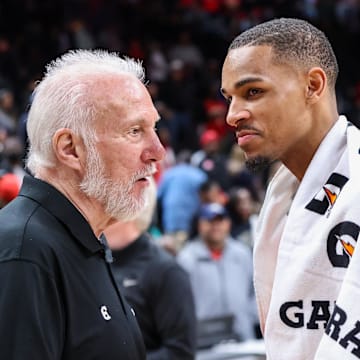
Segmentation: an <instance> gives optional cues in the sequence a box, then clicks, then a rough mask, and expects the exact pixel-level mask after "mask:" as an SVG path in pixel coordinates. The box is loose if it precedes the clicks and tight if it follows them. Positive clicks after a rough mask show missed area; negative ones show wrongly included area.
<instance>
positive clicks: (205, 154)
mask: <svg viewBox="0 0 360 360" xmlns="http://www.w3.org/2000/svg"><path fill="white" fill-rule="evenodd" d="M200 145H201V149H200V150H198V151H196V152H195V153H194V154H193V155H192V156H191V161H190V162H191V164H192V165H194V166H197V167H198V168H200V169H201V170H203V171H204V172H205V173H206V174H207V175H208V177H209V179H211V180H214V181H216V182H218V183H219V184H220V186H221V188H222V189H223V190H225V191H227V190H228V189H229V187H230V177H229V174H228V171H227V167H226V164H227V159H226V156H225V155H224V154H222V152H221V148H220V146H221V138H220V135H219V134H218V133H217V132H216V131H215V130H212V129H210V130H205V131H204V132H203V133H202V134H201V136H200Z"/></svg>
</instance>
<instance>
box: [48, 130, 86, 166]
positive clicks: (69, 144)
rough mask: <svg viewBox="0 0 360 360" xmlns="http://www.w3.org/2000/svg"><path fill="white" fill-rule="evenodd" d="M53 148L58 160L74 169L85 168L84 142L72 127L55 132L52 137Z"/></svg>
mask: <svg viewBox="0 0 360 360" xmlns="http://www.w3.org/2000/svg"><path fill="white" fill-rule="evenodd" d="M52 144H53V149H54V153H55V156H56V158H57V159H58V161H59V162H60V163H62V164H64V165H66V166H68V167H69V168H72V169H74V170H79V171H81V170H83V169H82V164H84V159H83V157H84V156H86V154H85V151H84V143H83V141H82V140H81V138H80V137H79V136H77V135H75V134H74V133H73V132H72V131H71V130H70V129H68V128H62V129H59V130H57V131H56V132H55V134H54V136H53V139H52Z"/></svg>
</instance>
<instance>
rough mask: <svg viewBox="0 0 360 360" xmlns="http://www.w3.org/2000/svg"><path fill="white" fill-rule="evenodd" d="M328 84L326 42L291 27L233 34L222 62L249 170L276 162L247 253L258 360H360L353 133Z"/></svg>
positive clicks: (333, 65) (332, 60)
mask: <svg viewBox="0 0 360 360" xmlns="http://www.w3.org/2000/svg"><path fill="white" fill-rule="evenodd" d="M337 75H338V65H337V61H336V57H335V55H334V52H333V50H332V47H331V45H330V43H329V41H328V40H327V38H326V36H325V35H324V34H323V32H321V31H320V30H319V29H317V28H315V27H314V26H312V25H311V24H309V23H308V22H306V21H303V20H298V19H285V18H282V19H274V20H271V21H268V22H265V23H262V24H260V25H257V26H255V27H253V28H251V29H249V30H247V31H245V32H243V33H242V34H240V35H239V36H238V37H237V38H235V39H234V40H233V42H232V43H231V45H230V47H229V50H228V53H227V55H226V58H225V61H224V64H223V69H222V89H221V91H222V93H223V95H224V96H225V98H226V99H227V100H228V101H229V110H228V114H227V122H228V124H230V125H231V126H233V127H234V128H235V129H236V138H237V142H238V144H239V146H240V147H241V148H242V149H243V151H244V152H245V155H246V159H247V164H248V166H249V167H251V168H254V169H256V168H261V167H262V166H264V165H267V164H271V163H272V162H274V161H276V160H280V161H281V163H282V165H281V166H280V168H279V170H278V171H277V173H276V174H275V176H274V177H273V179H272V181H271V183H270V185H269V187H268V189H267V194H266V197H265V201H264V204H263V207H262V210H261V214H260V218H259V224H258V231H257V237H256V241H255V248H254V266H255V269H254V281H255V287H256V293H257V303H258V309H259V316H260V322H261V327H262V331H263V334H264V338H265V343H266V351H267V360H285V359H286V360H288V359H291V360H305V359H317V360H319V359H323V360H331V359H336V360H339V359H358V358H360V307H359V306H358V299H360V276H359V274H360V250H356V242H357V239H358V238H359V231H360V226H359V225H360V216H359V214H360V186H359V184H360V154H359V148H360V133H359V130H358V129H357V128H356V127H355V126H354V125H352V124H351V123H350V122H348V121H347V119H346V118H345V117H344V116H339V114H338V110H337V102H336V95H335V83H336V78H337Z"/></svg>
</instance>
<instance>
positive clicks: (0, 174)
mask: <svg viewBox="0 0 360 360" xmlns="http://www.w3.org/2000/svg"><path fill="white" fill-rule="evenodd" d="M20 186H21V183H20V181H19V179H18V177H17V176H16V175H15V174H12V173H9V172H7V171H5V170H1V169H0V209H1V208H2V207H4V206H5V205H6V204H8V203H9V202H10V201H11V200H13V199H14V198H15V197H16V196H17V194H18V193H19V190H20Z"/></svg>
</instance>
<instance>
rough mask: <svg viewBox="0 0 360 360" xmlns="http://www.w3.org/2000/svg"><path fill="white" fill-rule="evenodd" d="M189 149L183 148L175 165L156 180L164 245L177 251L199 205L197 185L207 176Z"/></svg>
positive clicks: (184, 238)
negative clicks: (194, 161) (198, 166)
mask: <svg viewBox="0 0 360 360" xmlns="http://www.w3.org/2000/svg"><path fill="white" fill-rule="evenodd" d="M190 156H191V153H190V152H189V151H185V150H184V151H182V152H181V153H180V154H178V156H177V163H176V165H174V166H172V167H171V168H168V169H166V170H165V171H164V173H163V175H162V177H161V179H160V181H159V184H158V192H157V199H158V213H159V221H160V224H161V230H162V232H163V234H164V235H166V236H165V237H164V238H163V240H164V241H163V246H164V247H165V248H166V249H167V250H169V252H171V253H173V254H176V253H177V252H178V251H179V249H180V248H181V247H182V246H183V245H184V243H185V241H186V240H187V239H188V238H189V234H190V232H191V228H192V221H193V217H194V216H195V215H196V212H197V211H198V209H199V206H200V198H199V187H200V185H201V184H202V183H203V182H205V181H206V180H207V179H208V177H207V175H206V173H205V172H204V171H202V170H201V169H199V168H197V167H195V166H193V165H191V164H190V163H189V161H190Z"/></svg>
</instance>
